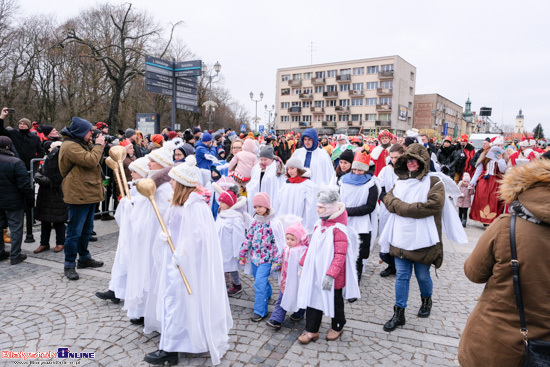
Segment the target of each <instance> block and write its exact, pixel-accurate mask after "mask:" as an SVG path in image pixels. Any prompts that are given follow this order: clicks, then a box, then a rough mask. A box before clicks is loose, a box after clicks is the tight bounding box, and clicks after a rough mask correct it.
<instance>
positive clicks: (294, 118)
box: [292, 116, 300, 122]
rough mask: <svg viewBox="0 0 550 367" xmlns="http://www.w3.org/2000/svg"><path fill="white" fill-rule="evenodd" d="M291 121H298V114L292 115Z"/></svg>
mask: <svg viewBox="0 0 550 367" xmlns="http://www.w3.org/2000/svg"><path fill="white" fill-rule="evenodd" d="M292 122H300V116H292Z"/></svg>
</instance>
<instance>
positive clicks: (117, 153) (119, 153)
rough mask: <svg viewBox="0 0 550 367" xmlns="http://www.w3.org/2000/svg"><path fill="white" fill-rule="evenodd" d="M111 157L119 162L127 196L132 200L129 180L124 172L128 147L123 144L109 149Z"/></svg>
mask: <svg viewBox="0 0 550 367" xmlns="http://www.w3.org/2000/svg"><path fill="white" fill-rule="evenodd" d="M109 157H110V158H111V159H112V160H113V161H115V162H117V163H118V168H119V172H120V176H122V182H123V183H124V189H125V191H124V192H125V193H126V197H127V198H128V199H129V200H132V197H131V196H130V189H129V188H128V181H126V174H125V173H124V164H123V163H122V161H123V160H124V158H126V149H125V148H124V147H123V146H120V145H116V146H114V147H112V148H111V149H109Z"/></svg>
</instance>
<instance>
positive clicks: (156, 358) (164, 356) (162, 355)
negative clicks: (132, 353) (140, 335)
mask: <svg viewBox="0 0 550 367" xmlns="http://www.w3.org/2000/svg"><path fill="white" fill-rule="evenodd" d="M143 360H144V361H145V362H147V363H150V364H156V365H163V364H165V363H166V364H168V365H170V366H171V365H174V364H177V363H178V352H165V351H163V350H162V349H159V350H157V351H156V352H153V353H149V354H146V355H145V358H143Z"/></svg>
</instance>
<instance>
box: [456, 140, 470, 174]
mask: <svg viewBox="0 0 550 367" xmlns="http://www.w3.org/2000/svg"><path fill="white" fill-rule="evenodd" d="M475 152H476V151H475V148H474V147H473V145H472V144H470V143H468V144H466V146H465V147H464V149H462V145H460V143H458V144H456V145H455V150H454V152H453V162H452V163H451V166H452V167H453V169H452V171H453V172H457V173H460V174H462V173H463V172H468V173H469V174H470V176H471V175H473V173H472V172H473V171H475V170H472V169H471V168H470V167H471V166H470V161H471V159H472V158H473V157H474V154H475Z"/></svg>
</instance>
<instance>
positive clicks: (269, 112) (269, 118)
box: [265, 105, 275, 130]
mask: <svg viewBox="0 0 550 367" xmlns="http://www.w3.org/2000/svg"><path fill="white" fill-rule="evenodd" d="M265 110H266V112H267V113H268V117H267V128H268V130H271V129H270V127H271V113H272V112H273V111H275V105H272V106H271V109H270V110H269V109H267V105H265Z"/></svg>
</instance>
